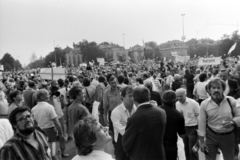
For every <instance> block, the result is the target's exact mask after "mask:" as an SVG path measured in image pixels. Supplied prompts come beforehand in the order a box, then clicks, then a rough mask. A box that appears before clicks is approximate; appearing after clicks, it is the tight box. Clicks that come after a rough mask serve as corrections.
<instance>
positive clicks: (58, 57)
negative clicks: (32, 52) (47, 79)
mask: <svg viewBox="0 0 240 160" xmlns="http://www.w3.org/2000/svg"><path fill="white" fill-rule="evenodd" d="M65 54H66V53H65V51H64V50H63V49H61V48H59V47H56V48H55V50H54V51H52V52H50V53H49V54H48V55H47V56H46V57H45V58H44V65H43V66H44V67H49V66H51V64H52V62H56V65H57V66H60V65H63V64H64V63H65ZM60 63H61V64H60Z"/></svg>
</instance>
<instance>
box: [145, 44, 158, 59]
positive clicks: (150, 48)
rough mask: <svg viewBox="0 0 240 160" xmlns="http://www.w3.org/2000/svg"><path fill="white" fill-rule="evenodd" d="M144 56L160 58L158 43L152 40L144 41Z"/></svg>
mask: <svg viewBox="0 0 240 160" xmlns="http://www.w3.org/2000/svg"><path fill="white" fill-rule="evenodd" d="M144 53H145V55H144V56H145V58H146V59H153V58H154V57H158V58H157V59H160V57H161V52H160V49H159V47H158V44H157V43H156V42H154V41H150V42H146V43H145V52H144Z"/></svg>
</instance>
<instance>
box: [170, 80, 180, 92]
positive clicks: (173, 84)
mask: <svg viewBox="0 0 240 160" xmlns="http://www.w3.org/2000/svg"><path fill="white" fill-rule="evenodd" d="M181 86H182V82H181V81H179V80H175V81H174V82H173V83H172V90H173V91H176V90H177V89H179V88H180V87H181Z"/></svg>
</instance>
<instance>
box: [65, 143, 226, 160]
mask: <svg viewBox="0 0 240 160" xmlns="http://www.w3.org/2000/svg"><path fill="white" fill-rule="evenodd" d="M107 152H108V153H113V150H112V145H111V144H110V145H109V147H108V148H107ZM66 153H68V154H70V157H67V158H63V160H71V159H72V158H73V157H74V156H75V155H76V150H75V147H74V143H73V140H70V141H68V142H67V144H66ZM178 158H179V160H185V154H184V145H183V141H182V139H181V138H179V139H178ZM199 160H205V158H204V154H203V153H202V152H199ZM217 160H223V158H222V156H221V155H220V156H219V157H218V158H217Z"/></svg>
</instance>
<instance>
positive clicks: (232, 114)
mask: <svg viewBox="0 0 240 160" xmlns="http://www.w3.org/2000/svg"><path fill="white" fill-rule="evenodd" d="M227 101H228V104H229V106H230V108H231V112H232V116H233V117H234V114H233V108H232V104H231V102H230V100H229V98H227Z"/></svg>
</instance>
